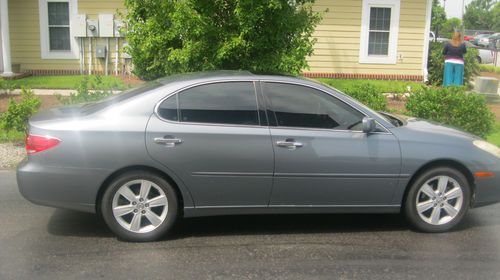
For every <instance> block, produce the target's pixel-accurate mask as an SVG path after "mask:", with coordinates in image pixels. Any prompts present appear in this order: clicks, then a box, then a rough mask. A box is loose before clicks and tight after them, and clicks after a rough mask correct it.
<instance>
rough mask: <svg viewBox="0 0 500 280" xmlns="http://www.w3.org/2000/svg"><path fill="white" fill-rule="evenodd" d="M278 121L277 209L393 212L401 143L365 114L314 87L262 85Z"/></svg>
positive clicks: (275, 141) (275, 138) (275, 128)
mask: <svg viewBox="0 0 500 280" xmlns="http://www.w3.org/2000/svg"><path fill="white" fill-rule="evenodd" d="M262 88H263V92H264V94H265V96H266V99H267V101H268V106H270V111H268V115H269V118H270V119H271V118H274V121H273V122H271V121H270V123H275V126H271V136H272V141H273V145H274V152H275V174H274V186H273V191H272V195H271V200H270V206H271V207H273V206H274V207H291V206H292V207H307V206H314V207H349V208H356V207H370V206H373V207H392V206H391V205H389V204H390V202H391V199H392V196H393V194H394V190H395V188H396V185H397V182H398V177H399V174H400V166H401V157H400V148H399V144H398V141H397V139H396V138H395V136H393V135H392V134H391V133H389V132H388V130H386V129H384V128H383V127H382V126H380V127H379V130H380V131H379V132H374V133H370V134H366V133H363V132H362V131H361V129H362V119H363V118H364V117H365V114H364V113H362V112H361V111H359V110H357V109H355V108H353V107H352V106H351V105H348V104H347V103H345V102H343V101H341V100H340V99H338V98H336V97H334V96H332V95H331V94H328V93H326V92H324V91H323V90H319V89H315V88H312V87H310V86H304V85H298V84H287V83H277V82H266V83H262Z"/></svg>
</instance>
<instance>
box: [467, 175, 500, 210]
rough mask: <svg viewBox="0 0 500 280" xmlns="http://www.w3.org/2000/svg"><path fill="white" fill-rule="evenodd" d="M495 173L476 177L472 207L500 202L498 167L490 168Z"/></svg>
mask: <svg viewBox="0 0 500 280" xmlns="http://www.w3.org/2000/svg"><path fill="white" fill-rule="evenodd" d="M491 171H493V172H494V173H495V176H494V177H491V178H477V179H476V182H475V192H474V195H475V197H474V200H473V204H472V207H481V206H486V205H490V204H495V203H499V202H500V167H496V168H495V170H491Z"/></svg>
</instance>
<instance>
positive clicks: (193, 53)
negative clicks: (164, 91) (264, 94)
mask: <svg viewBox="0 0 500 280" xmlns="http://www.w3.org/2000/svg"><path fill="white" fill-rule="evenodd" d="M314 1H315V0H211V1H206V0H184V1H178V0H126V1H125V6H126V8H127V14H126V15H125V18H126V22H127V25H128V28H127V29H128V30H127V40H128V42H129V47H128V50H127V51H128V52H129V53H130V54H131V55H132V59H133V62H134V67H135V70H134V71H135V74H136V75H138V76H139V77H141V78H144V79H154V78H157V77H160V76H164V75H170V74H175V73H183V72H193V71H206V70H217V69H226V70H249V71H252V72H258V73H286V74H298V73H300V71H301V70H302V69H305V68H307V67H308V65H307V61H306V57H307V56H309V55H311V54H312V52H313V45H314V42H315V41H314V39H313V38H312V33H313V32H314V29H315V27H316V25H317V24H318V23H319V21H320V20H321V14H320V13H318V12H315V11H313V8H312V4H313V3H314Z"/></svg>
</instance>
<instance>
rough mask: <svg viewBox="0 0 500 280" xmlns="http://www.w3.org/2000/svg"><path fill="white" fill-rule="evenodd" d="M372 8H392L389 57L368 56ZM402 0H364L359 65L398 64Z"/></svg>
mask: <svg viewBox="0 0 500 280" xmlns="http://www.w3.org/2000/svg"><path fill="white" fill-rule="evenodd" d="M372 7H377V8H378V7H380V8H391V27H390V33H389V53H388V55H368V42H369V36H370V32H369V29H370V11H371V8H372ZM400 12H401V1H400V0H363V10H362V16H361V38H360V45H359V63H362V64H364V63H366V64H396V62H397V54H398V38H399V15H400Z"/></svg>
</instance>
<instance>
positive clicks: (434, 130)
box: [391, 116, 480, 144]
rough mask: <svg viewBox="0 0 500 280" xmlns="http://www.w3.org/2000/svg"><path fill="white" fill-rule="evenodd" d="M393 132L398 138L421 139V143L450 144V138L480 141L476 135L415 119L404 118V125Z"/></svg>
mask: <svg viewBox="0 0 500 280" xmlns="http://www.w3.org/2000/svg"><path fill="white" fill-rule="evenodd" d="M399 117H400V116H399ZM391 131H392V132H393V133H394V134H396V136H398V135H400V136H403V137H409V138H410V139H413V140H419V139H420V140H421V141H430V142H448V141H450V140H451V139H450V138H453V139H454V140H457V141H466V142H470V141H473V140H476V139H480V138H479V137H477V136H475V135H472V134H470V133H467V132H465V131H461V130H459V129H456V128H452V127H449V126H445V125H442V124H438V123H435V122H432V121H427V120H423V119H418V118H413V117H404V125H403V126H400V127H396V128H393V129H391ZM452 143H453V142H452ZM455 143H456V142H455ZM457 144H458V143H457Z"/></svg>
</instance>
